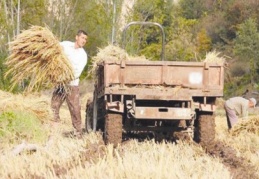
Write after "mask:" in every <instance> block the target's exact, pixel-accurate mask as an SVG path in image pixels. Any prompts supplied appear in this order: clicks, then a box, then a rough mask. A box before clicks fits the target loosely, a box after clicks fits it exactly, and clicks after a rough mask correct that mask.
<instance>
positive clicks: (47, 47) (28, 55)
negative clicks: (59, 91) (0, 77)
mask: <svg viewBox="0 0 259 179" xmlns="http://www.w3.org/2000/svg"><path fill="white" fill-rule="evenodd" d="M9 45H10V46H9V50H10V55H9V57H8V58H7V61H6V63H5V64H6V65H7V67H8V71H7V73H6V74H5V76H6V77H7V76H8V75H11V82H12V86H11V89H12V88H13V87H14V86H15V85H16V84H19V83H20V82H22V81H23V80H25V79H27V80H28V81H29V84H28V86H27V87H26V90H27V91H32V90H38V89H39V88H40V87H41V88H42V87H50V86H56V85H60V84H62V85H65V84H66V83H68V82H69V81H71V80H72V79H73V78H74V76H73V70H72V68H71V65H70V62H69V61H68V59H67V58H66V56H65V54H64V53H63V50H62V47H61V46H60V44H59V41H58V40H57V39H56V37H55V36H54V35H53V34H52V32H51V31H50V30H49V29H48V28H46V27H40V26H32V27H31V28H29V29H28V30H24V31H23V32H22V33H21V34H19V35H18V36H17V37H16V38H15V39H14V41H12V42H10V44H9Z"/></svg>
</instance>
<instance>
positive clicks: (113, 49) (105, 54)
mask: <svg viewBox="0 0 259 179" xmlns="http://www.w3.org/2000/svg"><path fill="white" fill-rule="evenodd" d="M121 60H122V61H127V60H130V61H133V60H147V59H146V58H145V56H129V55H128V53H127V52H126V51H125V50H124V49H122V48H120V47H118V46H115V45H108V46H106V47H105V48H103V49H102V48H99V49H98V53H97V55H96V56H94V57H93V58H92V67H91V69H90V70H89V72H88V73H89V75H93V76H95V71H96V68H97V66H98V65H97V64H98V63H101V62H103V61H121Z"/></svg>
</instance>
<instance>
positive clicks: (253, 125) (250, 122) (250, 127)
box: [231, 116, 259, 136]
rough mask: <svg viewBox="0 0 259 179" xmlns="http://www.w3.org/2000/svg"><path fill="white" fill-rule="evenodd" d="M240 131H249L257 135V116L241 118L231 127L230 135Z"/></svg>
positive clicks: (258, 129)
mask: <svg viewBox="0 0 259 179" xmlns="http://www.w3.org/2000/svg"><path fill="white" fill-rule="evenodd" d="M242 132H249V133H253V134H256V135H258V136H259V117H258V116H257V117H252V118H250V119H247V120H242V121H241V122H240V123H238V124H237V125H235V126H234V127H233V128H232V129H231V135H232V136H237V135H239V134H240V133H242Z"/></svg>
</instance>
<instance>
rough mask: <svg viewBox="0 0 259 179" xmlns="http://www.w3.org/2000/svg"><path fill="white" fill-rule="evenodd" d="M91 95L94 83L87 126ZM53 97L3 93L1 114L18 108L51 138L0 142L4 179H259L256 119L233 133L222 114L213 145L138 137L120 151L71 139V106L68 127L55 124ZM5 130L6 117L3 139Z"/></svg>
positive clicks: (92, 138)
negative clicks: (37, 123)
mask: <svg viewBox="0 0 259 179" xmlns="http://www.w3.org/2000/svg"><path fill="white" fill-rule="evenodd" d="M86 89H87V90H86ZM91 90H92V85H91V84H90V83H85V84H83V86H82V88H81V106H82V113H81V114H82V118H83V122H84V116H85V105H86V101H87V99H88V98H89V97H91V94H92V92H91ZM50 98H51V91H45V92H42V93H37V94H36V93H34V94H31V95H27V96H23V95H13V94H10V93H6V92H3V91H1V97H0V103H1V105H0V106H1V108H0V115H1V114H3V113H4V112H5V111H14V110H17V109H19V111H24V112H25V113H32V114H33V115H35V116H36V119H39V120H40V121H41V122H40V124H39V126H40V127H41V129H43V130H44V131H45V133H44V135H45V136H46V138H45V139H44V140H41V141H34V140H32V138H28V137H26V136H25V137H24V136H22V135H20V136H19V135H18V136H17V137H16V139H15V140H12V142H10V141H9V142H6V139H4V138H0V139H1V145H0V153H1V154H0V162H1V165H0V177H1V178H100V179H101V178H102V179H103V178H112V179H113V178H141V179H142V178H154V179H157V178H215V179H216V178H226V179H231V178H237V179H239V178H240V179H241V178H242V179H243V178H251V179H252V178H253V179H255V178H259V172H258V171H259V167H258V166H259V136H258V126H257V123H256V122H257V121H258V119H257V118H258V117H257V116H250V120H251V123H253V125H255V126H253V125H252V126H250V125H248V124H245V123H242V124H240V125H239V126H238V127H237V128H236V129H235V130H234V132H233V133H231V132H228V130H227V124H226V118H225V116H224V115H223V114H224V111H222V109H219V111H218V112H217V114H216V115H217V116H216V141H214V143H211V145H209V146H200V145H198V144H196V143H193V142H190V141H181V140H178V141H176V142H171V141H162V142H159V143H158V142H155V140H154V139H153V138H152V137H150V136H148V137H146V138H144V137H143V136H138V135H135V136H134V137H132V138H126V139H125V140H124V142H123V143H122V144H121V145H119V146H118V147H117V148H114V147H113V146H112V145H105V144H104V143H103V140H102V136H101V134H100V133H93V132H92V133H89V134H87V133H85V134H84V136H83V139H76V138H73V137H71V136H69V135H66V134H69V133H70V132H71V131H72V125H71V121H70V115H69V111H68V109H67V105H66V104H65V103H64V105H63V106H62V108H61V118H62V122H61V123H59V124H56V123H52V122H51V110H50ZM5 126H7V125H4V123H3V121H1V118H0V129H1V131H0V137H1V134H2V131H4V130H5V128H4V127H5ZM246 126H247V127H246Z"/></svg>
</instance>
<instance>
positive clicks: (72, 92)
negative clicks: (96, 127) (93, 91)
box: [51, 86, 82, 133]
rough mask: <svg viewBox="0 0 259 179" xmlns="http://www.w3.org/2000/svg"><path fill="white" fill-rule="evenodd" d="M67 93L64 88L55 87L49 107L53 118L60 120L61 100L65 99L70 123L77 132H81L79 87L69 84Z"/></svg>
mask: <svg viewBox="0 0 259 179" xmlns="http://www.w3.org/2000/svg"><path fill="white" fill-rule="evenodd" d="M68 91H69V92H68V93H67V92H66V91H65V90H64V88H62V87H59V88H56V89H55V90H54V92H53V95H52V98H51V109H52V111H53V114H54V120H55V121H56V122H58V121H60V116H59V110H60V107H61V105H62V104H63V102H64V101H65V100H66V102H67V105H68V109H69V112H70V115H71V119H72V125H73V127H74V128H75V129H76V131H77V132H80V133H81V132H82V128H81V124H82V120H81V106H80V99H79V87H78V86H70V87H69V90H68Z"/></svg>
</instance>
